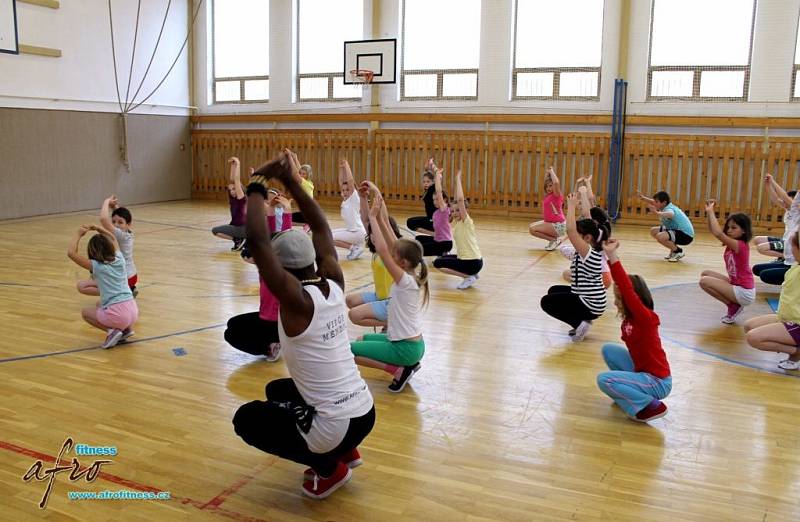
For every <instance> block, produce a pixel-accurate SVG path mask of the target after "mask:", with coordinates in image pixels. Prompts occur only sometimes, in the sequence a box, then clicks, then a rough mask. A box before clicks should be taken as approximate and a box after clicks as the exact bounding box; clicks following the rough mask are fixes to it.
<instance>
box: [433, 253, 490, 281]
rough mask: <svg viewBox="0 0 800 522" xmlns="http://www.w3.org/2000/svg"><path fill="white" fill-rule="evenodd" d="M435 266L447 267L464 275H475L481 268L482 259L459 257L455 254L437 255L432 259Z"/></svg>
mask: <svg viewBox="0 0 800 522" xmlns="http://www.w3.org/2000/svg"><path fill="white" fill-rule="evenodd" d="M433 266H434V267H435V268H439V269H442V268H449V269H450V270H455V271H456V272H459V273H462V274H464V275H468V276H471V275H475V274H477V273H478V272H480V271H481V269H482V268H483V259H459V258H458V256H456V255H455V254H447V255H444V256H439V257H437V258H436V259H434V260H433Z"/></svg>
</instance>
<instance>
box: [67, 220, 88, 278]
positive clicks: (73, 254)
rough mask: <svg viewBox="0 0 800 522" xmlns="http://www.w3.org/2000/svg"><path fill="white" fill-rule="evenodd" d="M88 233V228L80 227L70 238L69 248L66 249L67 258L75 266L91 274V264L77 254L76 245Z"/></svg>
mask: <svg viewBox="0 0 800 522" xmlns="http://www.w3.org/2000/svg"><path fill="white" fill-rule="evenodd" d="M88 231H89V228H88V227H87V226H86V225H81V226H80V228H78V231H77V232H76V233H75V235H74V236H73V237H72V242H71V243H70V245H69V248H67V257H68V258H70V259H72V261H74V262H75V264H76V265H78V266H80V267H81V268H85V269H86V270H88V271H90V272H91V271H92V262H91V261H89V259H87V258H85V257H83V256H82V255H80V254H79V253H78V245H79V244H80V242H81V238H82V237H83V236H85V235H86V233H87V232H88Z"/></svg>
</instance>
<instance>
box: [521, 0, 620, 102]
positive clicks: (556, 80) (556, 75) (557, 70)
mask: <svg viewBox="0 0 800 522" xmlns="http://www.w3.org/2000/svg"><path fill="white" fill-rule="evenodd" d="M605 7H606V0H603V20H602V21H601V22H600V24H601V29H600V32H601V37H600V65H599V66H597V67H517V29H518V27H519V0H514V14H513V18H512V23H513V24H514V26H513V31H512V34H513V38H514V40H513V47H512V49H511V101H525V100H554V101H600V86H601V85H602V83H601V81H602V78H603V73H602V69H603V36H602V26H603V25H604V24H605ZM571 72H596V73H597V95H595V96H560V95H558V94H555V93H557V92H559V89H560V87H561V82H560V79H561V73H571ZM528 73H553V93H554V94H553V95H552V96H519V95H517V75H518V74H528Z"/></svg>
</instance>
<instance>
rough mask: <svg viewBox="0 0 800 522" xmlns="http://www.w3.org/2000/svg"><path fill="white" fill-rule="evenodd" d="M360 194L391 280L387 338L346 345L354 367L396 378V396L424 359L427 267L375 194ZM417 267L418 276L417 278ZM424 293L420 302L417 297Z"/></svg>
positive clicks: (368, 337)
mask: <svg viewBox="0 0 800 522" xmlns="http://www.w3.org/2000/svg"><path fill="white" fill-rule="evenodd" d="M362 187H363V188H362V190H369V193H370V194H371V196H372V207H371V208H370V211H369V223H370V227H371V228H372V231H373V232H372V242H373V243H374V245H375V250H376V251H377V252H378V255H379V256H380V257H381V260H383V264H384V265H385V266H386V269H387V270H388V271H389V273H390V274H391V275H392V279H394V285H392V289H391V292H390V294H389V303H390V305H389V317H388V320H387V325H386V333H385V334H366V335H364V336H363V337H362V338H361V339H360V340H358V341H355V342H352V343H350V349H351V350H352V351H353V355H355V356H356V363H357V364H359V365H362V366H369V367H370V368H378V369H380V370H383V371H385V372H387V373H389V374H391V375H392V377H393V378H394V379H393V380H392V384H390V385H389V391H391V392H395V393H397V392H400V391H402V390H403V388H404V387H405V385H406V384H408V381H409V380H411V377H413V375H414V374H415V373H417V371H419V369H420V364H419V361H420V360H421V359H422V356H423V354H424V353H425V341H424V340H423V339H422V321H421V318H420V313H419V312H420V306H421V305H425V304H427V302H428V299H429V295H430V294H429V289H428V267H427V266H426V265H425V260H424V258H423V257H422V254H423V251H422V250H423V249H422V245H420V244H419V242H418V241H416V240H413V239H405V238H402V239H395V236H394V234H392V232H391V228H390V226H389V216H388V213H387V211H386V207H385V206H384V204H383V197H382V196H381V193H380V191H379V190H378V188H377V187H376V186H375V185H374V184H372V183H370V182H369V181H365V182H363V183H362ZM417 267H419V274H416V270H417ZM422 287H424V297H423V299H422V300H420V296H419V292H420V289H421V288H422Z"/></svg>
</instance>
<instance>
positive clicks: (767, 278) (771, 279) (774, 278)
mask: <svg viewBox="0 0 800 522" xmlns="http://www.w3.org/2000/svg"><path fill="white" fill-rule="evenodd" d="M790 268H792V267H791V265H787V264H784V262H783V261H773V262H772V263H760V264H758V265H753V275H757V276H758V277H760V278H761V280H762V281H764V282H765V283H767V284H768V285H780V284H783V278H784V276H785V275H786V272H788V271H789V269H790Z"/></svg>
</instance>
